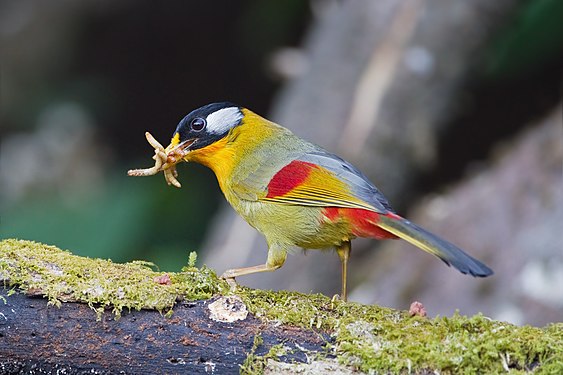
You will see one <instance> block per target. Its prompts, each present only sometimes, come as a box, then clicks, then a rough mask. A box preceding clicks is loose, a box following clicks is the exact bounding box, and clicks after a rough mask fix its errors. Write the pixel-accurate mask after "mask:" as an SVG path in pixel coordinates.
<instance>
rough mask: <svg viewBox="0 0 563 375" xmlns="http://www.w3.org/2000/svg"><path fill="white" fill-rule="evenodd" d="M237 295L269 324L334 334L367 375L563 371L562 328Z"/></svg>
mask: <svg viewBox="0 0 563 375" xmlns="http://www.w3.org/2000/svg"><path fill="white" fill-rule="evenodd" d="M237 294H238V295H239V296H241V297H242V298H243V301H244V302H245V304H246V305H247V307H248V309H249V310H250V311H251V312H253V313H254V314H255V315H256V316H259V317H262V318H263V319H266V320H270V321H275V322H279V323H283V324H291V325H296V326H300V327H307V328H313V329H320V330H323V331H328V332H332V336H333V338H334V342H333V343H330V344H328V349H329V352H328V353H326V354H328V355H330V354H332V355H335V356H337V358H338V360H339V362H340V363H342V364H345V365H347V366H352V367H354V368H356V369H358V370H360V371H364V372H374V371H375V372H383V373H386V372H392V373H400V372H407V373H410V372H411V371H415V372H416V371H423V370H431V371H434V370H438V371H439V372H440V373H455V374H460V373H468V374H472V373H501V372H507V371H511V372H512V373H518V372H521V373H527V372H530V371H533V372H535V373H545V374H553V373H563V323H557V324H552V325H549V326H547V327H546V328H535V327H530V326H524V327H517V326H514V325H512V324H509V323H504V322H499V321H494V320H491V319H489V318H487V317H484V316H482V315H476V316H473V317H465V316H461V315H459V314H455V315H454V316H452V317H450V318H446V317H438V318H435V319H427V318H421V317H411V316H410V315H409V314H408V312H406V311H397V310H393V309H388V308H383V307H379V306H366V305H361V304H357V303H344V302H341V301H332V300H331V299H329V298H328V297H326V296H323V295H320V294H316V295H305V294H299V293H293V292H283V291H282V292H275V293H274V292H268V291H260V290H253V289H248V288H240V290H238V291H237ZM253 359H254V362H255V363H256V362H257V359H256V358H253Z"/></svg>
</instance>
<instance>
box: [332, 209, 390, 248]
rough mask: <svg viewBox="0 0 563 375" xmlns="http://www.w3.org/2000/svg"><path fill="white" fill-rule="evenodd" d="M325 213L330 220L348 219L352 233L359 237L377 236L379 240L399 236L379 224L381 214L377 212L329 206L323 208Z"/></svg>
mask: <svg viewBox="0 0 563 375" xmlns="http://www.w3.org/2000/svg"><path fill="white" fill-rule="evenodd" d="M323 215H324V216H325V218H326V219H327V220H328V221H329V222H337V221H339V220H345V221H347V222H348V223H350V230H351V232H352V234H354V236H357V237H368V238H375V239H377V240H383V239H389V238H397V236H395V235H394V234H392V233H389V232H387V231H386V230H385V229H383V228H380V227H379V226H378V225H377V223H378V222H379V214H378V213H377V212H373V211H368V210H362V209H359V208H342V207H327V208H325V209H323ZM387 216H389V215H387ZM394 216H396V215H394ZM390 217H393V216H390Z"/></svg>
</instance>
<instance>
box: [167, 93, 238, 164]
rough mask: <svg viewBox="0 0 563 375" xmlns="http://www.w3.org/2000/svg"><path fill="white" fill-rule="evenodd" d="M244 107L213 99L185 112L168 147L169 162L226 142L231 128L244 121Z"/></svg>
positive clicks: (207, 150) (212, 148)
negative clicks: (214, 101) (206, 103)
mask: <svg viewBox="0 0 563 375" xmlns="http://www.w3.org/2000/svg"><path fill="white" fill-rule="evenodd" d="M243 118H244V113H243V108H242V107H239V106H237V105H236V104H233V103H229V102H221V103H212V104H208V105H205V106H203V107H200V108H198V109H196V110H193V111H192V112H190V113H189V114H188V115H187V116H185V117H184V118H183V119H182V120H181V121H180V123H179V124H178V126H177V127H176V130H175V131H174V134H173V136H172V140H171V142H170V145H168V147H167V148H166V153H167V155H168V163H169V164H176V163H177V162H179V161H181V160H183V159H186V158H187V157H188V158H189V155H190V154H191V153H196V151H198V150H199V153H209V152H212V151H213V150H214V149H215V148H214V147H213V145H216V144H219V143H221V142H224V141H225V139H226V137H227V136H228V135H229V134H230V133H231V132H232V130H233V129H234V128H236V127H238V126H239V125H241V124H242V121H243Z"/></svg>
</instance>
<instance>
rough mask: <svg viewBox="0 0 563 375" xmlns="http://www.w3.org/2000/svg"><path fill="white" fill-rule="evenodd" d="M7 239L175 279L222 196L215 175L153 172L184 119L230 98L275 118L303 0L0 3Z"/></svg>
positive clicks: (304, 20) (3, 227)
mask: <svg viewBox="0 0 563 375" xmlns="http://www.w3.org/2000/svg"><path fill="white" fill-rule="evenodd" d="M0 4H1V5H0V7H1V8H0V9H1V11H0V14H1V21H0V32H1V35H2V77H1V93H2V111H1V123H2V129H1V135H2V148H1V149H2V151H1V164H0V167H1V170H2V174H1V185H0V186H1V196H0V197H1V206H0V209H1V222H0V237H2V238H6V237H18V238H24V239H32V240H35V241H41V242H45V243H48V244H55V245H57V246H59V247H61V248H67V249H71V250H72V251H73V252H75V253H77V254H81V255H88V256H94V257H104V258H111V259H113V260H114V261H127V260H131V259H146V260H150V261H154V262H155V263H157V264H158V266H159V267H160V268H161V269H165V270H171V271H177V270H179V269H180V268H181V267H182V265H183V264H184V263H185V262H186V259H187V254H188V252H189V251H190V250H196V249H198V246H199V244H200V243H201V241H202V239H203V238H204V236H205V234H206V228H207V227H208V226H209V221H210V219H211V218H212V217H213V215H214V213H215V211H216V209H217V207H218V204H219V203H220V202H221V199H223V198H222V197H221V196H220V191H219V189H218V186H217V184H216V182H215V178H214V176H213V175H212V173H211V172H210V171H208V170H207V169H205V168H203V167H200V166H196V165H189V166H188V165H182V166H180V167H179V172H180V179H181V181H182V183H183V188H182V189H181V190H178V189H175V188H171V187H168V186H167V185H166V184H165V182H164V179H163V177H162V176H161V175H159V176H155V177H152V178H131V177H127V176H126V171H127V170H128V169H130V168H140V167H147V166H150V165H151V164H152V162H153V161H152V160H151V156H152V150H151V147H150V146H149V145H148V144H147V143H146V140H145V138H144V132H145V131H147V130H148V131H150V132H151V133H152V134H153V135H154V136H155V137H156V138H157V139H158V140H160V142H161V143H163V144H168V140H169V139H170V136H171V135H172V132H173V131H174V129H175V127H176V124H177V122H178V121H179V120H180V119H181V118H182V117H183V116H184V115H185V114H186V113H187V112H189V111H191V110H192V109H195V108H197V107H199V106H201V105H204V104H207V103H208V102H213V101H222V100H230V101H233V102H235V103H240V104H242V105H245V106H248V107H250V108H253V109H254V110H255V111H258V112H259V113H267V112H268V109H269V106H270V102H271V100H272V97H273V95H274V93H275V91H276V89H277V87H278V86H279V84H280V79H281V78H280V76H279V75H278V74H276V72H275V70H273V69H272V67H271V66H272V65H271V58H272V56H273V54H275V52H276V51H277V50H278V49H279V48H282V47H283V48H285V47H291V46H294V45H297V44H299V42H300V40H301V36H302V34H303V33H304V31H305V30H306V28H307V24H308V22H309V20H310V17H311V14H310V7H309V4H308V3H307V2H303V1H300V0H291V1H283V2H263V1H242V2H233V1H212V2H204V1H201V2H200V1H198V2H187V1H170V2H166V4H165V5H164V6H157V5H156V4H155V3H154V2H151V1H135V2H133V1H81V2H67V1H46V2H42V1H3V2H1V3H0Z"/></svg>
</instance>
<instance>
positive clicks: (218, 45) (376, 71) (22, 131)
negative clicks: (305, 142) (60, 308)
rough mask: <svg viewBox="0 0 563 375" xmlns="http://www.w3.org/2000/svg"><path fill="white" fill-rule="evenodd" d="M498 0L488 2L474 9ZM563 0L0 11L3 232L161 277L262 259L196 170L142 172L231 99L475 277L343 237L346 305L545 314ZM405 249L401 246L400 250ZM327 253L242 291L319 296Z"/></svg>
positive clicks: (549, 307)
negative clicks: (167, 175)
mask: <svg viewBox="0 0 563 375" xmlns="http://www.w3.org/2000/svg"><path fill="white" fill-rule="evenodd" d="M491 3H494V4H491ZM561 19H563V3H562V2H560V1H557V0H539V1H509V0H505V1H499V2H490V1H485V0H474V1H472V2H464V3H459V2H450V1H445V0H432V1H427V2H422V1H417V0H381V1H378V2H353V1H351V2H338V1H329V0H311V1H301V0H286V1H267V2H266V1H259V0H254V1H239V2H233V1H226V0H225V1H206V2H203V1H199V2H195V1H192V2H188V1H168V2H166V5H165V6H162V5H161V6H158V5H156V3H154V2H150V1H144V0H143V1H125V0H123V1H107V0H96V1H94V0H89V1H81V2H73V1H62V0H61V1H25V0H20V1H6V0H4V1H0V38H1V54H2V55H1V66H0V68H1V76H0V89H1V91H0V99H1V102H0V103H1V113H0V119H1V129H0V135H1V137H2V139H1V143H0V147H1V148H0V189H1V190H0V199H1V201H0V214H1V221H0V237H2V238H8V237H17V238H23V239H30V240H35V241H41V242H45V243H48V244H53V245H56V246H58V247H61V248H65V249H70V250H71V251H72V252H74V253H76V254H80V255H87V256H91V257H103V258H111V259H112V260H114V261H118V262H124V261H129V260H133V259H144V260H149V261H153V262H155V263H156V264H157V265H158V266H159V267H160V269H162V270H168V271H178V270H180V268H181V267H182V266H183V265H184V264H185V263H186V261H187V255H188V253H189V252H190V251H193V250H197V251H198V254H199V256H200V258H199V259H200V261H199V263H200V264H202V263H203V262H205V263H207V264H208V265H210V266H212V267H213V268H214V269H216V270H217V272H218V273H221V272H223V270H224V269H225V268H228V267H241V266H248V265H255V264H259V263H263V262H264V261H265V257H266V253H265V252H266V250H265V245H264V243H263V239H262V238H261V237H260V236H259V235H257V234H256V233H254V232H253V230H252V229H250V228H249V227H248V226H247V225H246V224H245V223H243V222H242V221H241V220H240V219H238V218H237V217H236V216H235V215H234V214H233V212H232V211H231V210H230V208H229V207H226V206H225V203H224V199H223V197H222V195H221V194H220V191H219V188H218V186H217V183H216V181H215V178H214V176H213V174H212V173H211V172H210V171H209V170H207V169H205V168H203V167H201V166H198V165H182V166H180V167H179V173H180V177H179V179H180V181H181V182H182V188H181V189H174V188H171V187H168V186H166V184H165V182H164V178H163V177H162V176H160V175H159V176H154V177H150V178H130V177H129V178H128V177H127V176H126V171H127V170H128V169H130V168H139V167H148V166H151V164H152V163H151V162H152V159H150V158H151V156H152V149H151V147H150V146H149V145H148V144H147V143H146V141H145V138H144V132H145V131H147V130H148V131H150V132H151V133H152V134H153V135H154V136H155V137H156V138H157V139H158V140H160V141H161V143H163V144H167V143H168V140H169V138H170V136H171V134H172V132H173V130H174V128H175V126H176V124H177V122H178V121H179V120H180V119H181V118H182V117H183V116H184V115H185V114H186V113H187V112H189V111H191V110H192V109H195V108H197V107H199V106H201V105H204V104H207V103H209V102H213V101H223V100H229V101H232V102H235V103H238V104H241V105H244V106H246V107H248V108H251V109H252V110H254V111H255V112H257V113H259V114H262V115H265V116H269V117H270V118H271V119H273V120H276V121H278V122H280V123H281V124H283V125H285V126H287V127H289V128H291V129H292V130H294V131H295V132H296V133H297V134H299V135H301V136H304V137H306V138H308V139H309V140H312V141H314V142H315V143H318V144H320V145H322V146H324V147H326V148H328V149H329V150H331V151H334V152H336V153H338V154H340V155H342V156H344V157H346V158H347V159H349V160H350V161H352V162H353V163H354V164H356V165H358V166H359V167H360V169H362V170H364V171H365V172H366V174H367V175H368V176H369V177H370V178H372V180H373V181H374V182H375V183H376V184H377V185H378V186H379V187H380V188H381V189H382V190H383V192H384V193H385V194H386V195H387V196H388V198H389V199H390V201H391V202H392V203H393V205H394V207H395V208H396V209H397V210H398V212H400V213H401V214H404V215H407V216H409V217H411V218H413V220H414V221H417V222H419V223H420V224H422V225H423V226H426V227H428V228H429V229H431V230H433V231H435V232H437V233H439V234H441V235H442V236H444V237H446V238H448V239H450V240H452V241H453V242H455V243H458V244H459V245H460V246H462V247H464V248H466V249H468V251H469V252H470V253H472V254H474V255H475V256H477V257H479V258H481V259H483V260H484V261H485V262H486V263H488V264H489V265H490V266H492V268H493V269H495V271H496V275H495V276H494V277H492V278H489V279H487V280H473V279H471V278H469V277H466V276H462V275H459V274H458V273H457V272H455V271H453V270H448V269H447V268H445V267H444V266H443V265H442V264H441V262H439V261H437V260H435V259H433V258H432V257H429V256H427V255H425V254H423V253H422V252H420V254H419V253H418V252H417V251H415V250H413V249H412V248H410V247H409V246H408V245H404V244H401V243H399V242H394V241H392V242H390V243H387V244H385V245H384V246H377V244H376V243H375V242H374V241H363V240H358V241H356V242H355V244H354V256H353V257H352V260H353V263H352V264H351V272H352V277H351V284H352V287H353V291H352V296H351V297H352V298H351V299H352V300H356V301H361V302H364V303H374V302H375V303H381V304H385V305H388V306H393V307H397V308H403V309H404V308H408V304H409V303H410V301H412V300H415V299H419V300H421V301H422V302H423V303H425V304H426V305H427V309H428V310H429V312H430V313H431V314H450V313H451V312H453V311H454V309H456V308H459V309H461V312H462V313H466V314H471V313H474V312H477V311H483V312H484V313H485V314H487V315H489V316H492V317H494V318H499V319H505V320H510V321H512V322H515V323H533V324H545V323H547V322H549V321H561V320H562V319H563V287H561V285H563V239H562V238H563V236H561V235H560V233H559V232H560V230H561V229H560V228H561V224H563V177H562V174H563V161H562V160H563V128H562V125H561V122H562V120H561V94H560V93H561V90H560V88H561V68H562V67H563V48H562V47H563V23H562V22H561ZM403 248H404V249H403ZM339 280H340V276H339V265H338V258H337V257H336V255H334V254H322V253H319V252H309V253H307V254H306V256H303V255H302V254H301V253H300V252H298V254H296V255H294V256H291V257H290V259H289V260H288V264H287V265H286V266H285V267H283V268H282V269H280V270H279V271H277V272H275V273H274V274H267V275H258V276H249V277H247V278H241V279H240V280H239V281H240V282H241V283H243V284H245V285H250V286H254V287H260V288H273V289H284V288H287V289H292V290H301V291H303V292H311V291H312V292H323V293H326V294H329V295H330V294H333V293H335V292H337V291H338V290H339V282H340V281H339Z"/></svg>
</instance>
